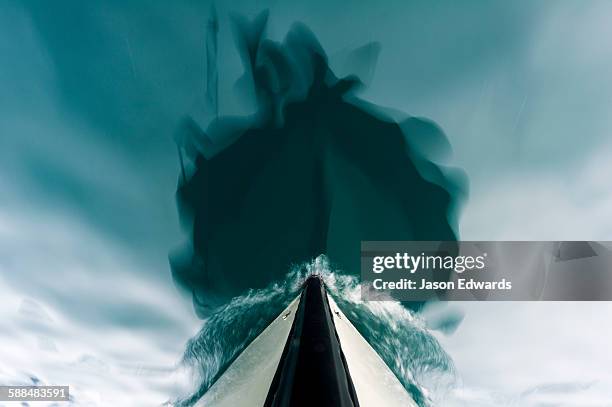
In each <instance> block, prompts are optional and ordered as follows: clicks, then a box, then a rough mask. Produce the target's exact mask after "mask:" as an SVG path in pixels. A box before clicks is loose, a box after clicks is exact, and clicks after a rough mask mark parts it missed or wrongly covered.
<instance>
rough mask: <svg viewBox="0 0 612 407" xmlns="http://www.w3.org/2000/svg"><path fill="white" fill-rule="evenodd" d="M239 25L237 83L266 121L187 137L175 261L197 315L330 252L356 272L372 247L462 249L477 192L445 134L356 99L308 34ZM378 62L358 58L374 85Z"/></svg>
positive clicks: (185, 133) (187, 127)
mask: <svg viewBox="0 0 612 407" xmlns="http://www.w3.org/2000/svg"><path fill="white" fill-rule="evenodd" d="M234 22H235V30H234V31H235V37H236V44H237V47H238V48H239V51H240V54H241V57H242V61H243V64H244V67H245V74H244V76H243V77H242V78H241V79H240V80H239V81H238V83H237V84H236V87H237V88H239V90H240V92H241V94H243V95H246V96H245V97H247V96H250V97H252V98H253V100H255V101H256V105H257V111H256V113H255V114H253V115H250V116H246V117H224V116H220V117H218V118H217V119H216V120H213V122H212V123H210V125H208V126H207V128H206V129H203V128H202V127H200V126H199V125H198V124H197V123H196V122H195V121H193V120H192V119H190V118H187V119H185V121H184V124H183V126H182V128H181V129H180V138H179V140H180V141H179V151H180V152H181V159H182V163H183V165H184V169H183V174H182V175H181V178H180V182H179V187H178V190H177V200H178V205H179V209H180V214H181V220H182V222H183V225H184V226H185V228H186V229H187V230H188V232H189V233H190V241H189V244H188V245H187V246H186V247H185V248H184V249H183V250H181V251H177V252H176V253H174V254H173V255H172V256H171V260H172V270H173V275H174V278H175V280H176V281H177V282H178V283H179V285H181V286H182V287H185V288H186V289H188V290H189V291H190V292H192V293H193V296H194V305H195V307H196V310H197V312H198V315H200V316H201V317H206V316H208V315H210V314H211V312H212V311H214V310H215V309H216V308H217V307H219V306H220V305H222V304H225V303H227V302H228V301H229V300H230V299H231V298H233V297H236V296H238V295H240V294H241V293H243V292H245V291H246V290H247V289H250V288H254V289H257V288H263V287H266V286H267V285H268V284H269V283H270V282H272V281H278V280H279V279H282V278H283V277H284V276H285V275H286V273H287V270H288V269H289V268H290V266H291V265H292V264H298V263H301V262H304V261H309V260H311V259H313V258H315V257H317V256H318V255H320V254H322V253H324V254H326V255H327V256H328V258H329V259H330V261H331V262H332V263H333V264H334V266H335V267H336V268H337V269H341V270H343V271H344V272H345V273H348V274H357V273H359V261H360V260H359V250H360V242H361V241H362V240H456V238H457V234H456V222H457V220H456V214H457V212H458V206H459V203H460V202H461V200H462V197H463V196H464V192H465V190H466V185H467V182H466V179H465V177H464V176H463V173H462V172H460V171H458V170H456V169H451V168H447V167H444V166H443V165H442V160H443V159H444V156H445V155H446V152H447V151H448V150H449V149H450V146H449V145H448V142H447V140H446V137H445V136H444V134H443V132H442V131H441V129H440V128H439V127H438V126H437V125H435V124H434V123H433V122H431V121H428V120H424V119H419V118H414V117H409V116H407V115H406V116H405V117H399V118H398V114H396V113H391V112H390V111H388V110H387V109H384V108H382V107H379V106H375V105H372V104H369V103H367V102H365V101H363V100H361V99H359V98H358V96H357V92H358V90H359V89H360V87H361V86H362V82H361V81H360V80H359V78H358V77H356V76H348V77H344V78H338V77H336V75H334V72H332V69H331V68H330V66H329V65H328V61H327V56H326V54H325V52H324V51H323V49H322V46H321V45H320V44H319V42H318V41H317V39H316V38H315V36H314V34H313V33H312V32H311V31H310V30H309V29H308V28H307V27H305V26H304V25H302V24H294V25H293V27H292V28H291V29H290V31H289V32H288V34H287V35H286V37H285V39H284V40H283V41H282V42H274V41H271V40H269V39H267V38H266V24H267V13H262V14H261V15H259V16H258V17H256V18H255V19H254V20H253V21H251V22H249V21H247V20H245V19H242V18H235V19H234ZM369 54H372V55H373V56H374V57H376V56H377V55H378V51H377V52H370V53H364V52H361V51H360V53H359V56H360V58H359V64H360V67H359V70H360V71H364V72H368V75H369V74H370V73H369V72H370V71H369V70H368V69H364V68H363V65H364V58H365V56H364V55H369ZM210 57H211V55H209V58H210ZM217 69H218V72H221V73H222V72H223V69H222V68H221V67H218V68H217ZM208 82H209V83H215V81H214V80H208ZM209 91H211V90H210V89H209ZM406 91H407V92H408V91H409V89H407V90H406ZM215 108H216V107H215Z"/></svg>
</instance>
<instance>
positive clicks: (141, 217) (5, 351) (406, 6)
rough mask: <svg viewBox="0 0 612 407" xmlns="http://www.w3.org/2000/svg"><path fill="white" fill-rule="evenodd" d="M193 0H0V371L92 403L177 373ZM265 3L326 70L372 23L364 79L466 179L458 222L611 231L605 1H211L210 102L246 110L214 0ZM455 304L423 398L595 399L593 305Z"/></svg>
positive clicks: (193, 65) (159, 395) (602, 328)
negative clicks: (446, 370) (214, 57)
mask: <svg viewBox="0 0 612 407" xmlns="http://www.w3.org/2000/svg"><path fill="white" fill-rule="evenodd" d="M209 7H210V4H209V3H208V2H203V3H200V2H191V1H183V2H172V3H169V2H161V1H153V2H147V3H146V5H145V4H144V3H138V4H136V3H130V2H119V1H109V2H104V3H102V2H80V1H66V2H63V4H62V5H61V6H60V5H59V4H57V3H56V4H54V5H53V6H50V5H49V3H48V2H42V1H41V2H37V1H24V2H18V1H7V2H3V3H2V5H0V27H2V28H0V30H1V31H2V34H3V35H2V36H0V51H1V52H2V59H3V62H2V64H0V85H1V88H0V94H1V95H2V97H1V98H0V247H1V249H0V250H1V251H0V253H1V255H0V291H1V292H0V298H1V299H0V305H1V306H0V313H1V316H2V318H1V319H0V321H1V322H0V341H1V342H0V381H5V380H6V381H12V380H19V381H21V380H29V378H28V377H29V376H30V375H33V376H36V377H37V378H38V379H40V380H43V381H53V382H62V381H70V382H71V384H73V385H74V386H82V388H83V389H85V390H84V391H82V392H79V393H80V394H79V395H78V398H77V399H76V400H75V401H77V402H78V401H79V400H80V401H83V402H85V401H87V400H91V404H92V405H139V404H140V405H151V404H153V403H156V402H157V401H158V400H159V402H163V401H164V400H167V399H168V398H171V397H173V395H175V394H178V393H182V394H184V391H186V390H185V389H184V387H185V386H187V387H189V383H188V382H189V380H187V378H183V376H181V374H182V373H180V372H179V371H175V370H174V367H175V366H176V364H177V362H178V360H180V358H181V353H182V351H183V349H184V344H185V342H186V341H187V339H188V338H189V337H191V336H192V335H193V334H194V333H195V332H196V330H197V328H198V326H199V322H198V321H196V320H195V318H194V317H193V314H192V311H191V309H190V306H189V301H188V299H185V300H183V299H182V298H181V297H180V295H179V294H178V293H177V291H176V290H175V289H174V287H173V286H172V282H171V277H170V270H169V266H168V262H167V257H166V256H167V253H168V250H169V249H170V248H171V247H173V246H174V245H177V244H178V242H179V241H180V240H181V239H182V235H181V233H180V231H179V227H178V219H177V215H176V208H175V202H174V197H173V194H174V191H175V188H176V180H177V174H178V160H177V157H176V150H175V144H174V141H173V140H172V133H173V131H174V129H175V128H176V125H177V123H178V121H179V119H180V117H182V116H183V115H184V114H191V115H194V116H195V117H198V115H199V117H200V119H202V120H205V119H206V118H207V117H206V115H205V114H204V113H202V112H203V109H202V108H203V106H204V95H203V90H204V76H203V72H204V58H203V55H204V42H203V33H204V22H205V21H206V19H207V14H208V10H209ZM264 7H270V9H271V10H270V21H271V27H270V29H271V35H272V36H274V35H275V34H278V35H281V34H283V33H285V32H287V28H288V27H289V25H290V24H291V23H293V22H294V21H302V22H304V23H305V24H307V25H308V26H309V27H310V28H311V29H312V30H313V32H315V33H317V36H318V38H319V39H320V40H321V43H322V44H323V47H324V48H325V49H326V51H327V52H328V54H329V55H330V60H331V63H332V66H334V68H335V69H336V68H337V69H338V70H339V71H341V70H342V69H341V67H342V63H341V62H342V59H341V56H342V55H343V53H345V52H346V50H347V49H352V48H354V47H357V46H360V45H363V44H364V43H367V42H369V41H378V42H379V43H380V44H381V49H380V57H379V61H378V64H377V67H376V71H375V72H374V74H373V75H372V78H371V83H370V87H369V88H368V89H367V90H366V92H365V93H364V94H363V97H364V98H365V99H367V100H371V101H373V102H375V103H377V104H381V105H386V106H393V107H395V108H398V109H400V110H402V111H406V112H409V113H411V114H413V115H417V116H425V117H429V118H432V119H433V120H435V121H436V122H437V123H438V124H440V125H441V127H442V128H443V129H444V131H445V133H446V134H447V135H448V137H449V139H450V141H451V144H452V146H453V149H454V152H453V153H454V163H455V164H457V165H459V166H460V167H462V168H464V169H465V170H466V171H467V173H468V176H469V178H470V185H471V191H470V200H469V202H468V203H467V205H466V207H465V211H464V214H463V217H462V222H461V225H460V226H461V229H460V231H461V238H463V239H476V240H486V239H500V240H502V239H546V240H557V239H588V240H606V239H611V238H612V236H611V232H610V231H611V230H612V229H611V228H610V225H609V219H612V202H611V200H610V194H609V191H608V189H609V188H608V186H607V185H606V184H607V183H608V182H607V178H606V174H609V173H610V171H607V170H608V169H609V159H608V157H609V153H608V152H609V151H610V149H609V142H608V140H609V135H610V127H611V124H610V119H609V117H610V115H609V110H610V108H611V105H610V101H611V96H610V95H611V94H612V89H611V87H612V82H610V81H607V80H606V78H607V77H609V76H610V72H612V56H611V55H610V53H609V52H608V48H609V47H608V39H609V38H610V25H609V24H608V20H609V18H610V15H612V5H610V3H609V2H605V1H590V2H573V1H557V2H533V1H513V2H501V1H500V2H496V3H492V2H487V3H485V2H481V1H465V2H452V1H441V2H435V3H432V2H431V1H396V2H382V3H380V2H379V3H377V4H376V7H374V6H373V5H372V3H371V2H361V1H357V2H353V3H352V4H351V7H350V8H349V7H346V4H345V3H344V2H333V1H332V2H330V1H325V2H322V1H321V2H316V1H308V2H306V1H303V2H296V1H288V2H275V1H269V2H267V1H257V2H254V1H238V2H232V3H231V4H230V5H228V4H219V5H218V10H219V15H220V18H221V30H220V33H219V36H220V51H219V53H220V55H219V57H220V58H221V59H222V60H223V63H224V65H225V66H227V69H226V70H225V71H224V75H223V76H222V78H221V84H220V88H221V91H220V94H221V100H220V102H221V108H222V109H223V110H224V111H225V112H226V113H231V112H245V111H247V112H248V111H249V109H250V106H248V105H246V106H245V105H242V104H240V103H239V102H238V99H237V98H235V97H233V90H232V86H233V83H234V81H235V80H236V79H237V78H238V76H239V74H240V73H241V67H240V63H239V56H238V54H237V53H235V52H234V51H233V47H232V46H231V42H232V39H231V33H230V32H229V28H228V24H225V23H226V22H227V21H226V19H227V12H228V11H230V9H231V11H238V12H242V13H245V14H246V15H254V14H255V13H256V12H259V11H260V10H261V9H262V8H264ZM334 56H337V57H338V58H334ZM334 64H336V65H337V66H335V65H334ZM340 73H342V72H340ZM110 277H114V279H113V278H110ZM153 297H154V298H155V299H153ZM453 309H455V310H456V309H463V313H464V318H463V322H462V323H461V324H459V326H458V327H456V329H455V331H454V333H451V334H449V335H448V336H440V342H441V343H442V345H443V346H444V348H445V349H446V351H447V352H448V353H449V354H450V356H451V357H452V358H453V360H454V362H455V368H456V371H457V375H458V378H459V380H460V383H461V384H460V385H459V386H457V387H456V388H454V389H450V390H448V392H447V393H444V392H443V391H441V392H440V394H439V395H438V397H437V399H438V401H439V405H443V406H444V405H449V406H473V405H482V406H493V405H512V406H530V405H534V406H535V405H547V404H548V405H564V403H565V405H571V406H606V405H609V404H610V400H611V399H612V396H611V395H610V394H609V390H607V389H609V388H611V387H612V386H611V385H610V383H611V382H612V380H611V379H610V377H609V371H610V369H609V366H610V364H611V362H612V361H611V360H610V357H611V356H610V355H611V352H610V351H609V348H608V347H607V343H608V342H609V341H610V338H611V337H612V333H611V332H610V331H609V330H608V329H607V328H606V327H607V326H608V325H609V315H610V312H611V311H612V310H610V307H609V306H608V304H602V303H580V304H576V303H558V304H557V303H550V304H548V303H547V304H533V303H512V304H492V303H486V304H466V305H459V304H457V305H454V308H453ZM49 321H53V322H52V323H51V322H49ZM58 366H59V368H58ZM79 366H81V367H79ZM82 366H87V367H86V368H84V369H83V368H82ZM145 367H147V368H148V367H150V368H151V369H150V370H146V369H144V368H145ZM134 369H136V373H135V372H134ZM145 370H146V371H147V372H148V373H147V374H142V372H143V371H145ZM162 372H163V373H162ZM173 372H176V373H173ZM173 374H174V376H173ZM124 379H125V380H124ZM175 379H176V380H175ZM175 384H176V386H175V387H173V386H174V385H175ZM164 386H168V387H164ZM144 389H146V391H145V390H144ZM135 390H141V392H140V393H139V397H138V398H137V399H135V398H134V397H133V394H134V391H135ZM105 391H106V392H107V393H106V394H107V396H106V397H107V398H104V396H103V394H104V392H105ZM149 396H150V398H148V397H149ZM434 396H435V395H434ZM75 397H76V393H75ZM145 397H147V398H146V399H145ZM434 398H436V397H434ZM125 400H130V402H129V403H126V402H125Z"/></svg>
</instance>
